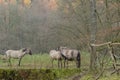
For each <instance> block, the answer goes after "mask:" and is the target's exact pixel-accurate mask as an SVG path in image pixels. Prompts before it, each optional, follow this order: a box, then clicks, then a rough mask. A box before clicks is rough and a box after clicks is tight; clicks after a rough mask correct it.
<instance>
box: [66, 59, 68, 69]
mask: <svg viewBox="0 0 120 80" xmlns="http://www.w3.org/2000/svg"><path fill="white" fill-rule="evenodd" d="M66 64H67V68H68V60H66Z"/></svg>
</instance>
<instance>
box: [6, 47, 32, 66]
mask: <svg viewBox="0 0 120 80" xmlns="http://www.w3.org/2000/svg"><path fill="white" fill-rule="evenodd" d="M26 54H29V55H32V52H31V50H30V49H28V48H22V49H20V50H7V51H6V52H5V55H6V58H7V59H8V60H9V64H10V65H11V61H10V59H11V58H14V59H19V63H18V66H20V63H21V59H22V58H23V57H24V56H25V55H26ZM9 64H8V66H9Z"/></svg>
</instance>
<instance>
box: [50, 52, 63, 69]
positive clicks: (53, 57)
mask: <svg viewBox="0 0 120 80" xmlns="http://www.w3.org/2000/svg"><path fill="white" fill-rule="evenodd" d="M49 55H50V58H51V61H52V67H53V61H54V60H57V61H58V68H59V67H61V68H62V56H61V53H60V51H56V50H50V52H49Z"/></svg>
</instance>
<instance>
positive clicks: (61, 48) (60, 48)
mask: <svg viewBox="0 0 120 80" xmlns="http://www.w3.org/2000/svg"><path fill="white" fill-rule="evenodd" d="M58 49H59V50H60V51H62V50H63V49H67V47H63V46H60V47H59V48H58Z"/></svg>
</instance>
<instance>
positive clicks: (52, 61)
mask: <svg viewBox="0 0 120 80" xmlns="http://www.w3.org/2000/svg"><path fill="white" fill-rule="evenodd" d="M53 61H54V59H52V60H51V62H52V68H53Z"/></svg>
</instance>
